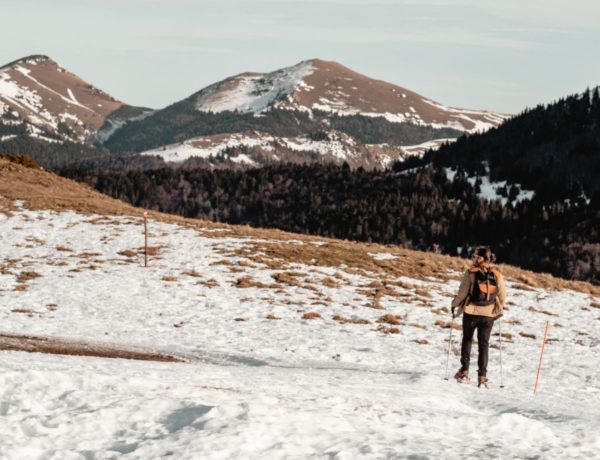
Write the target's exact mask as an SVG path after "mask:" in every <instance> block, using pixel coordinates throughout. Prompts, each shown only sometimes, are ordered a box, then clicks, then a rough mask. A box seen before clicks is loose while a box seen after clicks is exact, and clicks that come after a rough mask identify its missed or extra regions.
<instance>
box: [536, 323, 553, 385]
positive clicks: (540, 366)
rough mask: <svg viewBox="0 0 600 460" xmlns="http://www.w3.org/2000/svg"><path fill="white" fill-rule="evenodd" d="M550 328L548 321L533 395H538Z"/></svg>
mask: <svg viewBox="0 0 600 460" xmlns="http://www.w3.org/2000/svg"><path fill="white" fill-rule="evenodd" d="M549 327H550V321H546V332H545V333H544V341H543V342H542V351H541V352H540V362H539V363H538V370H537V376H536V377H535V387H533V394H534V395H535V394H537V386H538V380H539V378H540V370H541V369H542V358H543V357H544V346H545V345H546V339H547V338H548V328H549Z"/></svg>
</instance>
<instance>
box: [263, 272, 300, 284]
mask: <svg viewBox="0 0 600 460" xmlns="http://www.w3.org/2000/svg"><path fill="white" fill-rule="evenodd" d="M298 276H304V275H303V274H302V273H297V272H280V273H274V274H273V275H271V277H272V278H273V279H274V280H275V281H277V282H278V283H281V284H287V285H288V286H301V283H300V281H299V280H298V279H297V277H298Z"/></svg>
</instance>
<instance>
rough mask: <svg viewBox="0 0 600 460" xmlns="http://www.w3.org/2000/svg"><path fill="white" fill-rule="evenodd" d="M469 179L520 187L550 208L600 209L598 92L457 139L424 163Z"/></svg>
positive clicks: (531, 111) (568, 99)
mask: <svg viewBox="0 0 600 460" xmlns="http://www.w3.org/2000/svg"><path fill="white" fill-rule="evenodd" d="M430 161H431V162H433V163H434V164H436V165H441V166H450V167H452V168H455V169H456V168H461V169H463V170H465V171H466V172H467V174H468V175H470V176H477V175H483V174H485V173H486V172H485V171H486V170H487V173H488V174H489V175H490V177H492V178H493V179H494V180H497V181H500V180H506V181H508V183H509V184H514V183H518V184H521V185H522V186H523V187H525V188H527V189H529V190H534V191H535V192H536V196H537V197H538V198H539V199H541V200H544V201H545V202H546V203H548V204H550V203H552V202H554V201H563V200H570V201H572V202H576V201H581V202H582V203H587V204H590V203H591V206H592V207H594V208H595V209H598V208H600V181H598V180H597V175H598V173H599V172H600V95H599V88H598V87H596V88H594V89H593V90H589V89H588V90H586V91H584V92H583V93H580V94H573V95H570V96H567V97H564V98H561V99H560V100H558V101H556V102H553V103H549V104H540V105H538V106H537V107H535V108H533V109H529V110H526V111H525V112H523V113H522V114H519V115H517V116H515V117H513V118H512V119H510V120H508V121H507V122H505V123H504V124H503V125H501V126H499V127H497V128H495V129H492V130H490V131H488V132H486V133H478V134H472V135H470V136H467V137H463V138H460V139H459V140H458V141H457V142H456V143H454V144H452V145H450V144H449V145H445V146H443V147H442V148H441V149H440V150H439V151H437V152H433V151H432V152H429V154H428V155H427V156H426V158H425V159H424V163H427V162H430Z"/></svg>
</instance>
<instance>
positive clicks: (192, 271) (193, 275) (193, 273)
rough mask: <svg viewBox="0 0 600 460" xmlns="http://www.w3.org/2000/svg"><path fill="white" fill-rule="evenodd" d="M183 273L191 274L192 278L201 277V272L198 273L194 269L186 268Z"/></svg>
mask: <svg viewBox="0 0 600 460" xmlns="http://www.w3.org/2000/svg"><path fill="white" fill-rule="evenodd" d="M183 274H184V275H187V276H192V277H194V278H200V277H202V274H201V273H198V272H197V271H196V270H188V271H185V272H183Z"/></svg>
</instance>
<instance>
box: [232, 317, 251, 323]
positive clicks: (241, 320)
mask: <svg viewBox="0 0 600 460" xmlns="http://www.w3.org/2000/svg"><path fill="white" fill-rule="evenodd" d="M233 320H234V321H237V322H244V321H248V320H247V319H246V318H240V317H237V318H233Z"/></svg>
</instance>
